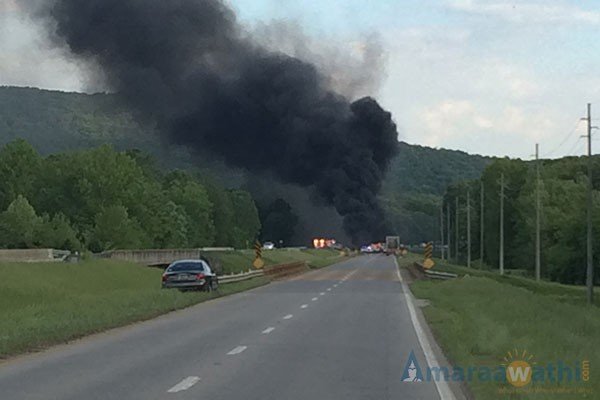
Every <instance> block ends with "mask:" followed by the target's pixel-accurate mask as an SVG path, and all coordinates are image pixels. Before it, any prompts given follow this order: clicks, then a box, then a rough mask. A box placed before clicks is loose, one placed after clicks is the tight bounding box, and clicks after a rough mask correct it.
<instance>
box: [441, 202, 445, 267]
mask: <svg viewBox="0 0 600 400" xmlns="http://www.w3.org/2000/svg"><path fill="white" fill-rule="evenodd" d="M440 239H441V240H440V243H441V246H442V247H441V251H442V261H444V260H445V258H444V203H443V202H442V205H441V207H440Z"/></svg>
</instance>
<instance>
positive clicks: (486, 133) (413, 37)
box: [0, 0, 600, 159]
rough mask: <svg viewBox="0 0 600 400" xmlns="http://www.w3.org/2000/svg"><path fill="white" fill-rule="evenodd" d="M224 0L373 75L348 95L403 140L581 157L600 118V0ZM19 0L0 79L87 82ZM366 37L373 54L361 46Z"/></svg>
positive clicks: (0, 29) (11, 9)
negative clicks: (377, 111) (369, 100)
mask: <svg viewBox="0 0 600 400" xmlns="http://www.w3.org/2000/svg"><path fill="white" fill-rule="evenodd" d="M228 2H229V3H230V4H231V5H232V7H233V8H234V9H235V10H236V11H237V13H238V17H239V19H240V22H241V23H243V24H244V25H246V26H247V27H248V29H249V30H250V31H253V32H256V31H261V27H263V28H264V26H272V25H273V24H274V23H276V24H277V23H278V24H280V23H281V21H286V23H290V22H291V23H292V25H293V26H294V27H295V29H296V30H297V31H302V32H303V33H304V35H306V36H307V38H306V43H308V45H309V47H311V48H314V52H315V53H318V54H319V55H320V56H321V57H322V58H323V59H327V57H326V55H325V54H323V53H324V52H331V53H332V54H335V57H330V58H329V61H327V63H328V68H329V69H330V70H334V71H335V70H337V73H336V74H335V75H336V76H337V75H338V74H339V75H340V76H341V78H340V80H343V79H342V78H343V74H344V68H343V67H344V62H345V60H348V65H349V71H352V74H354V75H356V74H365V76H366V77H365V79H367V80H369V82H370V83H369V84H366V83H365V84H363V85H362V86H361V87H360V89H359V90H358V91H357V92H356V93H355V94H356V95H358V94H361V95H362V94H366V91H367V90H368V92H369V93H371V94H372V95H373V96H375V97H377V98H378V99H379V101H380V102H381V103H382V104H383V105H384V107H386V108H387V109H389V110H390V111H391V112H392V113H393V115H394V119H395V121H396V122H397V124H398V130H399V134H400V137H399V138H400V139H401V140H404V141H407V142H409V143H415V144H422V145H427V146H433V147H444V148H449V149H459V150H464V151H467V152H469V153H479V154H484V155H496V156H504V155H508V156H511V157H521V158H525V159H530V158H531V155H532V154H533V152H534V146H535V143H536V142H540V144H541V154H542V156H548V157H558V156H562V155H569V154H570V155H573V154H582V153H583V151H584V139H581V138H580V135H582V134H584V133H585V121H580V120H579V119H580V117H583V116H584V114H585V110H586V103H587V102H591V103H593V105H596V106H597V110H598V111H597V113H596V114H597V115H598V116H599V117H600V74H599V73H598V71H600V1H596V0H587V1H584V0H580V1H575V0H573V1H566V0H565V1H562V0H539V1H529V0H523V1H505V0H491V1H483V0H482V1H478V0H448V1H444V0H438V1H434V0H376V1H375V0H374V1H364V0H312V1H311V0H303V1H291V0H229V1H228ZM17 3H18V0H0V85H18V86H36V87H42V88H49V89H59V90H68V91H83V90H89V89H90V86H89V84H88V83H86V82H87V81H86V76H85V73H84V71H85V68H83V67H82V65H81V64H80V63H79V62H77V61H74V60H72V59H69V57H67V56H66V55H65V54H64V52H63V51H62V50H60V49H56V48H54V49H53V48H50V47H49V46H48V44H47V43H46V42H45V40H44V39H43V35H42V34H41V32H40V31H39V29H37V28H36V27H35V25H33V24H32V23H31V22H28V21H26V20H24V19H23V18H22V15H21V14H20V12H19V10H18V7H17ZM261 32H262V35H263V40H268V41H269V42H271V44H273V42H274V41H275V42H276V41H277V37H278V35H273V37H271V38H269V37H268V33H269V30H268V29H266V30H265V29H262V31H261ZM265 32H266V33H265ZM265 35H266V36H267V37H264V36H265ZM373 41H375V42H377V46H376V47H377V51H362V52H361V51H360V50H361V49H363V50H364V48H363V47H361V44H365V46H367V44H369V43H370V45H372V42H373ZM357 49H358V50H359V51H358V53H357ZM344 52H347V53H348V54H349V55H348V56H347V57H346V56H345V54H344ZM357 54H358V55H357ZM360 57H363V59H362V60H360V61H361V62H359V63H358V65H357V62H356V59H357V58H360ZM371 60H372V62H370V61H371ZM329 64H331V65H329ZM370 65H372V68H370ZM369 72H371V73H372V74H371V76H368V75H369ZM377 78H380V79H377ZM92 89H97V90H102V89H103V88H102V87H92ZM363 92H365V93H363ZM593 111H594V108H593ZM598 121H600V118H598ZM595 124H596V125H600V123H599V122H597V121H595ZM594 145H595V146H596V147H598V146H600V140H599V141H596V142H594Z"/></svg>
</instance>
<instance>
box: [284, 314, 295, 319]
mask: <svg viewBox="0 0 600 400" xmlns="http://www.w3.org/2000/svg"><path fill="white" fill-rule="evenodd" d="M293 316H294V315H292V314H288V315H286V316H285V317H283V319H290V318H292V317H293Z"/></svg>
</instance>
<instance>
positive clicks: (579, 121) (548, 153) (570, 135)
mask: <svg viewBox="0 0 600 400" xmlns="http://www.w3.org/2000/svg"><path fill="white" fill-rule="evenodd" d="M580 123H581V119H577V122H576V123H575V125H574V126H573V128H572V129H571V131H570V132H569V133H568V134H567V135H566V136H565V137H564V139H563V140H562V141H561V142H560V144H559V145H558V146H556V147H555V148H553V149H552V150H551V151H549V152H547V153H545V154H542V155H541V157H542V158H548V156H551V155H553V154H554V153H556V152H557V151H558V150H559V149H560V148H561V147H562V146H563V145H564V144H565V143H567V141H568V140H569V139H570V138H571V137H572V136H573V134H574V133H575V131H577V128H579V124H580Z"/></svg>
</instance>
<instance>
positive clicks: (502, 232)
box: [499, 173, 504, 275]
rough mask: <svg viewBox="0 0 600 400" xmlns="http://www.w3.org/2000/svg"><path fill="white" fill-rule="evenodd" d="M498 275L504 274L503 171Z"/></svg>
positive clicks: (502, 177)
mask: <svg viewBox="0 0 600 400" xmlns="http://www.w3.org/2000/svg"><path fill="white" fill-rule="evenodd" d="M499 261H500V275H504V173H502V174H501V175H500V260H499Z"/></svg>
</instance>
